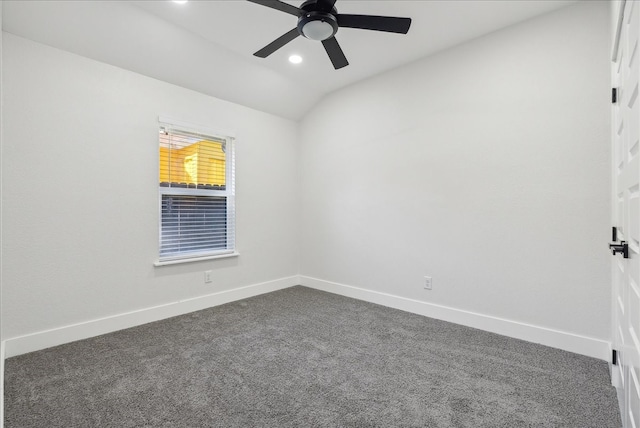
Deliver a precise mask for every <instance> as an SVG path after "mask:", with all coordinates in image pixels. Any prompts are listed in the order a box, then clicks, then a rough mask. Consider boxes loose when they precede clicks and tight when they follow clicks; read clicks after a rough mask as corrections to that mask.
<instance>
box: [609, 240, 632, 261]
mask: <svg viewBox="0 0 640 428" xmlns="http://www.w3.org/2000/svg"><path fill="white" fill-rule="evenodd" d="M609 248H610V249H611V253H612V254H613V255H614V256H615V255H616V254H619V253H622V255H623V257H624V258H625V259H628V258H629V244H627V241H621V242H620V243H619V244H609Z"/></svg>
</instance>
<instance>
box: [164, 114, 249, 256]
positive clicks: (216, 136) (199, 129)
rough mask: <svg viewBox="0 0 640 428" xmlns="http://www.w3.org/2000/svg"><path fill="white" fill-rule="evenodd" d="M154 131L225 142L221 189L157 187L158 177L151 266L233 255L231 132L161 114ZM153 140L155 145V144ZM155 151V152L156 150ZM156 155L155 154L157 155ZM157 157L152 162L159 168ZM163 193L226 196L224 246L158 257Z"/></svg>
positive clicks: (233, 207) (233, 150)
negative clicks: (223, 173) (155, 223)
mask: <svg viewBox="0 0 640 428" xmlns="http://www.w3.org/2000/svg"><path fill="white" fill-rule="evenodd" d="M157 129H158V130H160V131H161V130H163V129H164V130H165V131H167V132H175V133H177V134H180V133H182V134H186V135H189V136H194V137H196V136H197V137H202V138H203V139H205V140H206V139H207V138H209V139H212V140H223V141H224V142H225V190H219V189H198V188H183V187H162V186H160V180H159V179H160V176H159V175H158V180H157V181H156V185H157V186H158V250H157V252H156V254H157V257H158V259H157V260H156V261H155V262H154V265H155V266H164V265H172V264H178V263H189V262H196V261H202V260H214V259H220V258H227V257H236V256H238V255H239V253H238V251H237V248H236V242H235V227H236V212H235V143H236V138H235V134H234V133H231V132H222V131H220V130H214V129H211V128H207V127H204V126H199V125H194V124H190V123H187V122H182V121H177V120H173V119H168V118H165V117H159V118H158V128H157ZM158 144H159V142H158V141H157V140H156V147H159V145H158ZM157 153H159V152H157ZM158 156H159V154H158ZM160 162H161V161H160V158H158V162H157V163H156V165H158V167H160ZM164 195H176V196H213V197H215V196H218V197H225V198H226V210H227V211H226V221H227V225H226V229H225V231H226V238H227V243H226V248H225V249H221V250H211V251H203V252H194V253H190V254H183V255H180V254H177V255H175V254H174V255H170V256H162V255H161V254H160V251H161V249H162V197H163V196H164Z"/></svg>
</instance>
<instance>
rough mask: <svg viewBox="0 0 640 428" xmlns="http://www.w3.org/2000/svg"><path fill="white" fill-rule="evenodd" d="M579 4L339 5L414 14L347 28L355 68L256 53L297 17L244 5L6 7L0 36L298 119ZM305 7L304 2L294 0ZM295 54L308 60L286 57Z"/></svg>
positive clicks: (380, 0) (350, 1) (234, 1)
mask: <svg viewBox="0 0 640 428" xmlns="http://www.w3.org/2000/svg"><path fill="white" fill-rule="evenodd" d="M575 1H576V0H567V1H565V0H554V1H540V0H531V1H529V0H519V1H507V0H492V1H490V0H484V1H481V0H468V1H467V0H448V1H437V0H408V1H403V0H393V1H384V0H376V1H365V0H338V1H337V3H336V7H337V9H338V12H339V13H349V14H371V15H388V16H401V17H410V18H412V20H413V22H412V25H411V29H410V30H409V33H408V34H407V35H400V34H392V33H384V32H377V31H367V30H357V29H349V28H343V29H340V30H339V31H338V33H337V34H336V38H337V39H338V41H339V42H340V45H341V46H342V49H343V51H344V53H345V55H346V56H347V59H348V60H349V63H350V65H349V66H347V67H345V68H343V69H340V70H334V69H333V66H332V65H331V62H330V60H329V58H328V57H327V55H326V53H325V51H324V49H323V47H322V44H321V43H319V42H314V41H311V40H307V39H304V38H303V37H298V38H297V39H295V40H294V41H293V42H291V43H289V44H288V45H286V46H285V47H283V48H282V49H280V50H279V51H277V52H276V53H274V54H273V55H271V56H269V57H268V58H266V59H261V58H257V57H254V56H253V53H254V52H255V51H257V50H258V49H260V48H262V47H263V46H265V45H266V44H268V43H270V42H271V41H272V40H274V39H276V38H277V37H279V36H281V35H282V34H284V33H286V32H287V31H289V30H291V29H292V28H294V27H295V26H296V17H295V16H292V15H288V14H286V13H283V12H279V11H276V10H273V9H270V8H267V7H264V6H260V5H257V4H254V3H250V2H247V1H244V0H228V1H222V0H208V1H206V0H200V1H195V0H191V1H190V2H188V3H186V4H177V3H174V2H172V1H167V0H165V1H130V2H126V1H56V0H45V1H7V0H5V1H3V2H2V4H3V11H2V17H3V23H2V25H3V30H4V31H7V32H10V33H13V34H16V35H18V36H22V37H26V38H29V39H32V40H35V41H38V42H41V43H45V44H48V45H51V46H54V47H57V48H61V49H65V50H68V51H70V52H73V53H77V54H80V55H83V56H86V57H89V58H93V59H96V60H98V61H103V62H106V63H109V64H112V65H115V66H118V67H122V68H125V69H128V70H132V71H135V72H138V73H141V74H145V75H148V76H150V77H154V78H157V79H161V80H164V81H167V82H170V83H174V84H177V85H180V86H184V87H187V88H190V89H193V90H196V91H199V92H202V93H205V94H208V95H212V96H215V97H218V98H221V99H225V100H228V101H231V102H234V103H238V104H242V105H246V106H249V107H252V108H256V109H259V110H262V111H266V112H269V113H273V114H276V115H279V116H283V117H287V118H291V119H300V118H301V117H302V116H303V115H304V114H305V113H306V112H307V111H308V110H309V109H310V108H311V107H312V106H313V105H314V104H315V103H317V102H318V100H319V99H321V98H322V97H323V96H324V95H326V94H327V93H330V92H333V91H335V90H338V89H339V88H341V87H344V86H346V85H350V84H353V83H355V82H357V81H360V80H363V79H366V78H368V77H370V76H373V75H376V74H379V73H382V72H384V71H387V70H390V69H393V68H396V67H400V66H402V65H404V64H407V63H410V62H413V61H416V60H418V59H420V58H423V57H426V56H428V55H431V54H433V53H435V52H438V51H441V50H443V49H446V48H449V47H451V46H454V45H457V44H460V43H463V42H465V41H468V40H471V39H473V38H476V37H479V36H481V35H484V34H487V33H490V32H492V31H495V30H498V29H500V28H504V27H506V26H509V25H513V24H515V23H518V22H522V21H524V20H527V19H530V18H532V17H534V16H537V15H540V14H543V13H546V12H550V11H552V10H555V9H559V8H561V7H565V6H567V5H569V4H571V3H574V2H575ZM289 3H290V4H293V5H296V6H299V5H300V4H301V3H302V1H290V2H289ZM292 53H297V54H299V55H301V56H302V57H303V58H304V61H303V63H302V64H299V65H293V64H290V63H289V62H288V60H287V58H288V57H289V55H290V54H292Z"/></svg>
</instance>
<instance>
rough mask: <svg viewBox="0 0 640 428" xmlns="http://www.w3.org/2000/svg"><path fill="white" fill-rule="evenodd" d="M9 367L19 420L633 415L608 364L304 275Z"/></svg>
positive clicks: (536, 422) (369, 420) (599, 425)
mask: <svg viewBox="0 0 640 428" xmlns="http://www.w3.org/2000/svg"><path fill="white" fill-rule="evenodd" d="M5 364H6V367H5V370H6V371H5V373H6V374H5V427H6V428H17V427H20V428H26V427H47V428H51V427H65V428H71V427H83V428H84V427H87V428H88V427H118V428H122V427H189V428H194V427H443V428H444V427H473V428H478V427H491V428H498V427H505V428H517V427H575V428H589V427H593V428H609V427H611V428H619V427H620V426H621V422H620V416H619V412H618V405H617V401H616V393H615V390H614V388H613V387H612V386H611V385H610V381H609V375H608V368H607V363H606V362H604V361H600V360H596V359H593V358H589V357H585V356H581V355H577V354H572V353H569V352H564V351H560V350H557V349H552V348H548V347H545V346H541V345H536V344H532V343H528V342H524V341H521V340H517V339H512V338H508V337H504V336H499V335H496V334H492V333H487V332H483V331H480V330H476V329H472V328H468V327H463V326H459V325H456V324H451V323H447V322H443V321H438V320H434V319H430V318H425V317H422V316H418V315H414V314H410V313H406V312H402V311H398V310H395V309H390V308H386V307H383V306H378V305H374V304H370V303H366V302H362V301H359V300H354V299H349V298H346V297H342V296H338V295H334V294H329V293H324V292H321V291H317V290H313V289H309V288H305V287H300V286H298V287H293V288H288V289H285V290H281V291H276V292H273V293H269V294H265V295H261V296H257V297H253V298H250V299H245V300H241V301H237V302H233V303H229V304H226V305H222V306H217V307H214V308H210V309H206V310H203V311H199V312H194V313H191V314H187V315H183V316H179V317H175V318H171V319H167V320H163V321H158V322H154V323H151V324H146V325H143V326H139V327H134V328H130V329H127V330H122V331H118V332H115V333H110V334H106V335H103V336H98V337H95V338H91V339H87V340H82V341H78V342H73V343H69V344H65V345H61V346H57V347H55V348H50V349H46V350H42V351H38V352H33V353H29V354H25V355H21V356H17V357H13V358H9V359H7V360H6V363H5Z"/></svg>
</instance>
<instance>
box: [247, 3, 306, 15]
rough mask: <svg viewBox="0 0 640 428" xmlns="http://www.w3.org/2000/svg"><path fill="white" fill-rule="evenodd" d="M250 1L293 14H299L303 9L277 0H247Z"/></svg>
mask: <svg viewBox="0 0 640 428" xmlns="http://www.w3.org/2000/svg"><path fill="white" fill-rule="evenodd" d="M247 1H250V2H251V3H256V4H261V5H262V6H267V7H270V8H271V9H275V10H279V11H281V12H285V13H289V14H291V15H295V16H301V15H302V14H303V13H304V10H302V9H298V8H297V7H295V6H292V5H290V4H287V3H284V2H281V1H278V0H247Z"/></svg>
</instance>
